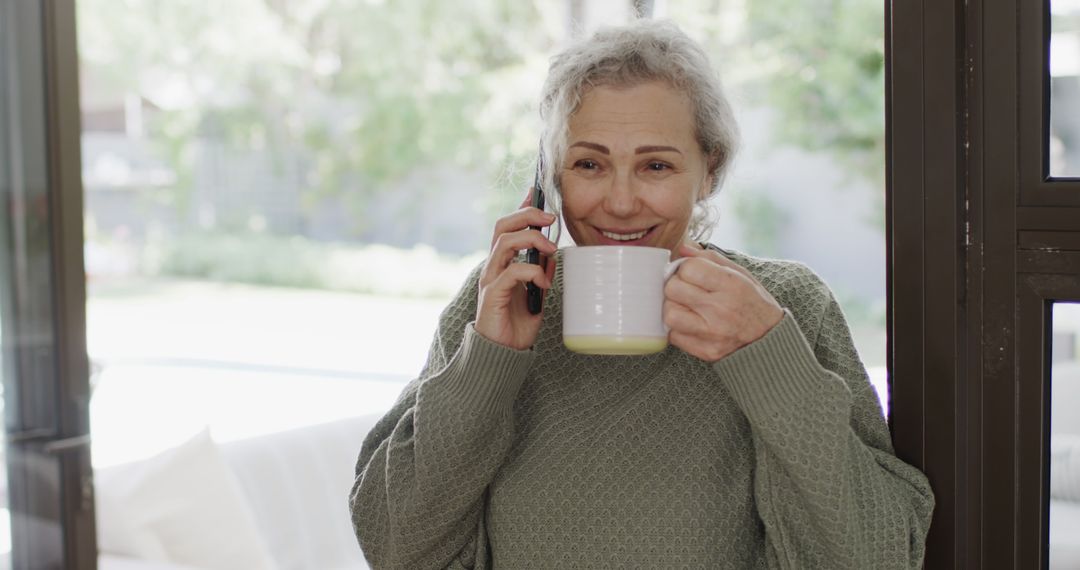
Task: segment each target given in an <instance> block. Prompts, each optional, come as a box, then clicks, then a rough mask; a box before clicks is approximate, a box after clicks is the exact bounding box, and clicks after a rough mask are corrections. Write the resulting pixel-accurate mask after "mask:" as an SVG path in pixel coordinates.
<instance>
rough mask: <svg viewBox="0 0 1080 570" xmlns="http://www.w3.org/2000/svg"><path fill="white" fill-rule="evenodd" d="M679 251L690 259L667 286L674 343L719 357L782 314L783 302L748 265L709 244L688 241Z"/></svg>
mask: <svg viewBox="0 0 1080 570" xmlns="http://www.w3.org/2000/svg"><path fill="white" fill-rule="evenodd" d="M679 254H681V255H682V256H683V257H687V258H689V259H687V260H686V261H685V262H683V264H682V266H681V267H679V270H678V271H677V272H676V273H675V275H674V276H672V277H671V279H669V280H668V282H667V285H665V286H664V323H665V324H666V325H667V326H669V327H671V332H670V333H669V334H668V340H669V341H670V342H671V344H673V345H675V346H677V347H679V348H681V349H682V350H684V351H685V352H687V353H689V354H692V355H694V356H696V357H698V358H700V359H702V360H704V361H706V362H716V361H718V360H720V359H722V358H724V357H725V356H727V355H729V354H731V353H732V352H735V351H736V350H738V349H740V348H742V347H744V346H746V345H748V344H750V343H752V342H754V341H755V340H758V339H759V338H761V337H763V336H765V333H767V332H769V331H770V330H772V328H773V327H774V326H776V325H777V323H779V322H780V320H781V319H783V317H784V310H783V309H782V308H781V307H780V304H779V303H777V302H776V299H774V298H773V296H772V295H771V294H770V293H769V292H768V291H767V290H766V289H765V287H763V286H762V285H761V283H758V281H757V279H754V277H753V276H752V275H750V272H748V271H747V270H746V269H744V268H742V267H740V266H739V265H736V264H735V263H734V262H732V261H731V260H729V259H727V258H726V257H724V256H723V255H720V254H719V253H717V252H715V251H712V250H709V249H697V248H694V247H691V246H689V245H686V244H684V245H682V246H680V247H679Z"/></svg>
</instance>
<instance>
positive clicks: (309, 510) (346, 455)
mask: <svg viewBox="0 0 1080 570" xmlns="http://www.w3.org/2000/svg"><path fill="white" fill-rule="evenodd" d="M378 418H379V415H378V414H374V415H366V416H360V417H354V418H349V419H345V420H338V421H334V422H331V423H326V424H322V425H316V426H309V427H304V428H298V429H294V430H290V431H286V432H282V433H276V434H271V435H267V436H261V437H257V438H253V439H248V440H241V441H236V442H228V443H223V444H216V443H214V442H213V440H212V439H211V438H210V436H209V434H208V433H207V432H204V433H202V434H199V436H197V437H195V438H193V439H192V440H190V441H188V442H186V443H184V444H183V445H181V446H179V447H178V448H175V449H172V450H169V451H166V452H164V453H162V454H160V455H158V456H155V457H153V458H150V459H147V460H144V461H139V462H136V463H130V464H126V465H119V466H114V467H108V468H105V469H101V470H98V471H96V472H95V479H96V494H97V508H98V538H99V540H98V542H99V548H100V556H99V568H101V569H102V570H181V569H189V570H190V569H195V568H201V569H223V570H224V569H229V570H234V569H237V568H244V569H245V570H260V569H268V570H301V569H303V570H345V569H356V570H363V569H367V568H368V566H367V564H366V563H365V561H364V557H363V555H362V553H361V551H360V548H359V547H358V546H357V543H356V539H355V537H354V535H353V531H352V525H351V523H350V518H349V512H348V492H349V489H350V487H351V485H352V481H353V477H352V473H353V468H354V463H355V461H356V456H357V454H358V452H359V451H360V446H361V443H362V442H363V439H364V436H365V435H367V432H368V431H369V430H370V429H371V427H372V426H373V425H374V423H375V421H377V420H378Z"/></svg>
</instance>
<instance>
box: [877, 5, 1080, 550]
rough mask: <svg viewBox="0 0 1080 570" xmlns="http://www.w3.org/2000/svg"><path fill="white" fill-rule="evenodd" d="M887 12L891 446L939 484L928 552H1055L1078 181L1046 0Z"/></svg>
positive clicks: (1078, 260) (1076, 286)
mask: <svg viewBox="0 0 1080 570" xmlns="http://www.w3.org/2000/svg"><path fill="white" fill-rule="evenodd" d="M888 7H889V10H887V14H888V17H887V40H886V44H887V57H886V61H887V64H886V68H887V72H886V73H887V80H886V81H887V89H886V93H887V95H886V97H887V101H886V103H887V139H888V148H887V153H888V160H887V162H888V165H889V166H888V182H887V184H888V189H887V202H888V206H887V215H888V232H887V233H888V249H889V264H888V267H889V277H888V283H889V291H888V297H889V307H890V309H889V310H890V320H889V343H890V345H889V355H890V362H889V370H890V389H891V391H892V400H893V402H892V413H893V416H892V418H891V424H892V428H893V437H894V442H895V443H896V448H897V453H898V454H899V455H900V456H901V457H902V458H904V459H906V460H908V461H910V462H911V463H913V464H915V465H916V466H919V467H920V468H922V469H923V470H924V471H925V472H926V473H927V475H928V476H929V478H930V480H931V484H932V485H933V487H934V491H935V495H936V498H937V507H936V509H935V512H934V522H933V525H932V527H931V529H930V537H929V541H928V546H927V556H926V561H925V565H926V567H927V568H982V567H995V568H997V567H1003V568H1016V569H1027V568H1045V567H1046V564H1047V556H1046V555H1047V552H1046V550H1047V543H1046V540H1047V529H1046V525H1047V520H1048V503H1049V498H1048V491H1047V484H1046V482H1047V481H1048V476H1049V475H1048V470H1049V466H1048V465H1047V464H1046V462H1045V460H1046V457H1047V453H1048V450H1047V446H1048V443H1049V442H1048V431H1047V429H1048V428H1047V426H1048V420H1049V411H1048V404H1049V401H1048V400H1047V397H1046V396H1047V394H1048V386H1049V385H1048V382H1049V376H1048V370H1049V368H1048V363H1049V360H1048V345H1047V335H1046V327H1047V326H1049V323H1048V319H1047V311H1048V307H1049V304H1050V303H1051V302H1053V301H1055V300H1068V299H1076V298H1080V208H1078V206H1080V181H1078V180H1075V179H1059V178H1050V177H1048V176H1047V175H1046V173H1047V172H1048V169H1047V162H1048V158H1047V150H1048V148H1047V147H1048V137H1047V136H1046V134H1047V133H1048V124H1049V115H1048V111H1049V78H1048V74H1047V67H1046V59H1047V55H1048V45H1049V43H1048V41H1049V40H1048V35H1047V33H1046V31H1047V30H1048V22H1049V1H1048V0H1042V1H1039V2H1024V1H1021V0H969V1H967V2H965V1H963V0H959V1H954V2H950V3H915V5H910V4H908V3H900V2H893V3H891V4H889V5H888Z"/></svg>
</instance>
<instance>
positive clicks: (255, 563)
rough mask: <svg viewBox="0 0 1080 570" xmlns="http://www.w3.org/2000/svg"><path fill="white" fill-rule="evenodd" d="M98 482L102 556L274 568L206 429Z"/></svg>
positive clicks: (107, 472)
mask: <svg viewBox="0 0 1080 570" xmlns="http://www.w3.org/2000/svg"><path fill="white" fill-rule="evenodd" d="M135 429H137V428H135ZM95 479H96V495H97V527H98V537H99V540H98V544H99V548H100V550H101V551H102V552H107V553H111V554H119V555H125V556H130V557H133V558H139V559H144V560H149V561H154V562H170V563H174V564H181V565H188V566H195V567H199V568H206V569H211V570H216V569H220V570H234V569H237V568H244V569H249V570H264V569H272V568H274V564H273V560H272V558H271V557H270V555H269V553H268V550H267V548H266V545H265V543H264V542H263V539H262V537H260V536H259V534H258V531H257V527H256V524H255V520H254V517H253V515H252V513H251V510H250V509H249V507H248V506H247V504H246V503H245V501H244V495H243V492H242V491H241V489H240V488H239V485H238V483H237V481H236V478H235V476H234V475H233V474H232V472H231V471H230V470H229V468H228V465H227V464H226V463H225V460H224V458H223V457H222V455H221V452H220V451H219V450H218V448H217V446H216V445H215V444H214V442H213V440H212V439H211V438H210V433H209V431H207V430H203V431H202V432H201V433H199V434H198V435H196V436H195V437H194V438H192V439H191V440H189V441H187V442H185V443H183V444H181V445H180V446H178V447H175V448H173V449H170V450H167V451H165V452H162V453H160V454H158V455H156V456H154V457H151V458H149V459H146V460H143V461H138V462H135V463H129V464H125V465H118V466H115V467H110V468H107V469H103V470H100V471H97V472H96V473H95Z"/></svg>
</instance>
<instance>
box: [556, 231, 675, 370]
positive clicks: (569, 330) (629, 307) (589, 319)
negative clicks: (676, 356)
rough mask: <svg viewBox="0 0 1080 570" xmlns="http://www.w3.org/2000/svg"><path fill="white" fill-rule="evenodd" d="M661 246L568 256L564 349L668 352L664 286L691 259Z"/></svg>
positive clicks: (597, 248)
mask: <svg viewBox="0 0 1080 570" xmlns="http://www.w3.org/2000/svg"><path fill="white" fill-rule="evenodd" d="M670 259H671V252H670V251H669V250H666V249H661V248H657V247H641V246H618V245H593V246H584V247H568V248H566V249H565V250H564V252H563V259H562V265H563V268H562V270H563V344H564V345H566V348H568V349H570V350H572V351H574V352H581V353H585V354H650V353H653V352H660V351H661V350H664V349H665V348H667V345H668V341H667V336H668V328H667V327H666V326H664V320H663V306H664V283H665V282H667V280H668V279H669V278H670V277H671V276H672V275H674V274H675V271H676V270H677V269H678V267H679V265H680V264H681V263H682V262H683V261H684V260H685V258H683V259H678V260H676V261H670Z"/></svg>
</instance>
